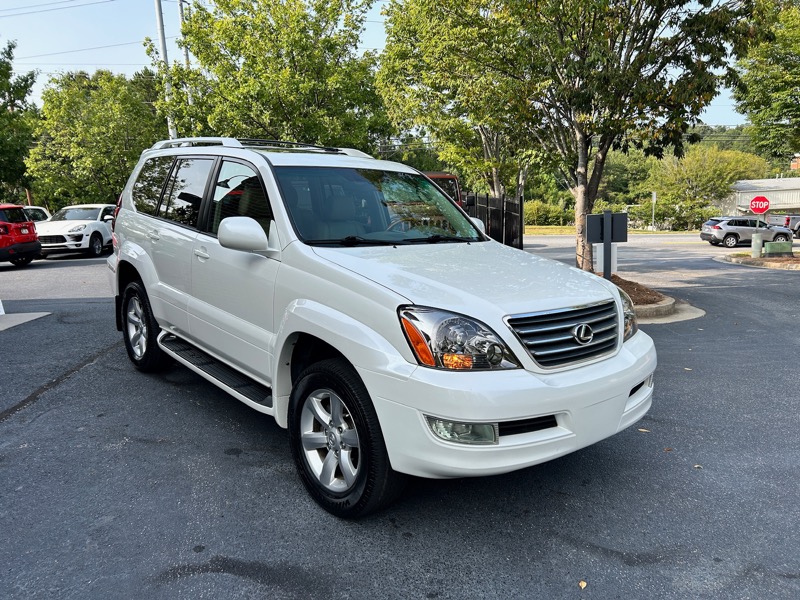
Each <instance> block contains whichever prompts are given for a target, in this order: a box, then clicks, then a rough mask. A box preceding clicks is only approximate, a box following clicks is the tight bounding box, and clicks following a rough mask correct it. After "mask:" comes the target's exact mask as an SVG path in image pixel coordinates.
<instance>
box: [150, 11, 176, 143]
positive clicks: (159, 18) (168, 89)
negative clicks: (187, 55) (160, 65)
mask: <svg viewBox="0 0 800 600" xmlns="http://www.w3.org/2000/svg"><path fill="white" fill-rule="evenodd" d="M154 1H155V4H156V25H157V27H158V39H159V42H161V58H162V60H163V61H164V71H165V74H164V97H165V99H166V101H167V102H169V100H170V98H171V97H172V84H171V83H170V81H169V59H168V58H167V40H166V38H165V37H164V15H163V13H162V12H161V0H154ZM167 127H168V128H169V139H171V140H174V139H175V138H177V137H178V131H177V130H176V129H175V123H174V122H173V121H172V115H170V114H169V113H167Z"/></svg>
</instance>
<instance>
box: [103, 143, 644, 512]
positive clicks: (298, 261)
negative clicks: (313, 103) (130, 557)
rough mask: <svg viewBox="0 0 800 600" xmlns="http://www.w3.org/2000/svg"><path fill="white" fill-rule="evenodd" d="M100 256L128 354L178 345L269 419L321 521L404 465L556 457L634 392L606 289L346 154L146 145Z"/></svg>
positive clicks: (613, 296)
mask: <svg viewBox="0 0 800 600" xmlns="http://www.w3.org/2000/svg"><path fill="white" fill-rule="evenodd" d="M108 266H109V270H108V274H109V278H110V283H111V286H112V289H113V294H114V296H115V301H116V321H117V328H118V329H119V330H120V331H121V332H122V336H123V340H124V343H125V348H126V350H127V353H128V356H129V358H130V360H131V361H132V363H133V365H134V366H135V367H136V368H138V369H140V370H142V371H155V370H158V369H161V368H164V367H165V366H166V365H167V364H168V363H169V362H170V361H171V360H174V361H177V362H178V363H180V364H182V365H184V366H186V367H188V368H189V369H191V370H193V371H194V372H196V373H198V374H199V375H200V376H202V377H204V378H206V379H207V380H208V381H210V382H212V383H213V384H214V385H216V386H218V387H220V388H221V389H223V390H225V391H226V392H227V393H229V394H230V395H231V396H233V397H234V398H237V399H239V400H240V401H242V402H244V403H245V404H246V405H248V406H250V407H251V408H254V409H255V410H257V411H260V412H262V413H266V414H269V415H272V416H273V417H274V418H275V420H276V421H277V423H278V424H279V425H280V426H282V427H287V428H288V430H289V435H288V438H289V443H290V446H291V451H292V455H293V458H294V462H295V465H296V467H297V469H298V472H299V475H300V478H301V480H302V481H303V483H304V485H305V487H306V489H307V490H308V492H309V493H310V494H311V496H312V497H313V498H314V499H315V500H316V501H317V502H318V503H319V504H320V505H321V506H322V507H323V508H325V510H328V511H329V512H331V513H333V514H335V515H338V516H340V517H356V516H359V515H363V514H366V513H368V512H370V511H374V510H376V509H378V508H380V507H381V506H384V505H386V504H387V503H388V502H390V501H392V500H393V499H394V498H395V497H396V496H397V495H398V494H399V493H400V491H401V490H402V484H403V481H404V479H405V475H406V474H410V475H416V476H422V477H433V478H447V477H467V476H480V475H492V474H498V473H506V472H509V471H513V470H516V469H522V468H525V467H529V466H531V465H535V464H537V463H541V462H544V461H547V460H551V459H554V458H556V457H559V456H563V455H564V454H567V453H569V452H573V451H575V450H578V449H580V448H583V447H585V446H588V445H590V444H593V443H595V442H598V441H600V440H602V439H604V438H607V437H609V436H611V435H614V434H615V433H617V432H619V431H621V430H623V429H625V428H626V427H628V426H630V425H632V424H633V423H635V422H636V421H638V420H639V419H640V418H641V417H642V416H644V414H645V413H646V412H647V410H648V409H649V407H650V405H651V402H652V397H653V371H654V370H655V368H656V351H655V348H654V346H653V342H652V340H651V339H650V338H649V337H648V336H647V335H646V334H645V333H644V332H642V331H639V329H638V326H637V322H636V314H635V311H634V308H633V303H632V302H631V301H630V298H629V297H628V296H627V295H626V294H625V293H624V292H622V291H621V290H620V289H618V288H617V287H616V286H615V285H613V284H612V283H611V282H609V281H606V280H604V279H601V278H599V277H596V276H595V275H593V274H590V273H587V272H584V271H579V270H577V269H574V268H572V267H569V266H567V265H564V264H562V263H559V262H556V261H551V260H547V259H545V258H542V257H539V256H535V255H533V254H530V253H527V252H524V251H521V250H516V249H513V248H509V247H507V246H503V245H502V244H500V243H498V242H495V241H493V240H491V239H490V238H488V237H487V236H486V235H485V234H484V233H483V232H482V227H481V223H480V222H479V221H476V220H473V219H470V218H469V217H468V216H467V215H466V214H465V213H464V212H463V211H462V210H461V209H460V208H459V207H458V206H457V205H456V204H455V203H454V202H453V200H452V199H450V198H449V197H447V196H446V195H445V194H444V193H442V191H441V190H440V188H438V187H437V186H435V185H434V184H433V183H431V181H430V180H429V179H427V178H426V177H425V176H424V175H422V174H421V173H420V172H419V171H416V170H414V169H412V168H411V167H408V166H406V165H402V164H399V163H394V162H388V161H382V160H376V159H374V158H372V157H370V156H368V155H366V154H364V153H362V152H359V151H357V150H350V149H336V148H321V147H316V146H304V145H298V144H293V143H289V142H284V143H279V142H267V141H257V140H235V139H231V138H197V139H177V140H165V141H163V142H158V143H156V144H155V145H154V146H153V147H152V149H150V150H147V151H145V152H143V153H142V156H141V158H140V160H139V162H138V164H137V165H136V167H135V169H134V171H133V173H132V175H131V177H130V179H129V180H128V183H127V185H126V186H125V189H124V190H123V192H122V194H121V196H120V199H119V203H118V211H117V215H116V219H115V225H114V251H113V254H112V255H111V256H110V257H109V258H108ZM119 393H120V394H121V397H120V400H121V401H123V402H124V393H125V392H124V390H119Z"/></svg>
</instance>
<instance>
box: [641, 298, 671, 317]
mask: <svg viewBox="0 0 800 600" xmlns="http://www.w3.org/2000/svg"><path fill="white" fill-rule="evenodd" d="M633 309H634V310H635V311H636V317H637V318H639V319H653V318H655V317H668V316H669V315H671V314H673V313H674V312H675V298H670V297H669V296H666V297H665V298H664V299H663V300H662V301H661V302H656V303H655V304H642V305H640V306H636V305H634V307H633Z"/></svg>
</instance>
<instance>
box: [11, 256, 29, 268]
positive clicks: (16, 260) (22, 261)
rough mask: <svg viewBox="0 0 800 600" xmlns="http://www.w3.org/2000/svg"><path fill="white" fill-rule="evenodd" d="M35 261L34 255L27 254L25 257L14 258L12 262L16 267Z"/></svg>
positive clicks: (25, 265)
mask: <svg viewBox="0 0 800 600" xmlns="http://www.w3.org/2000/svg"><path fill="white" fill-rule="evenodd" d="M32 262H33V257H32V256H26V257H24V258H12V259H11V264H12V265H14V266H15V267H27V266H28V265H29V264H31V263H32Z"/></svg>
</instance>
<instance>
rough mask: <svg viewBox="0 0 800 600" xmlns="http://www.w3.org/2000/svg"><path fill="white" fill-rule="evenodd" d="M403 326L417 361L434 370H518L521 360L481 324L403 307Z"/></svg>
mask: <svg viewBox="0 0 800 600" xmlns="http://www.w3.org/2000/svg"><path fill="white" fill-rule="evenodd" d="M397 313H398V315H399V316H400V323H401V324H402V326H403V331H404V332H405V334H406V338H407V339H408V343H409V344H410V346H411V349H412V350H413V351H414V355H415V356H416V357H417V362H419V364H421V365H424V366H426V367H433V368H435V369H454V370H459V371H486V370H491V369H518V368H519V366H520V365H519V361H518V360H517V359H516V357H515V356H514V355H513V354H512V353H511V351H510V350H509V349H508V348H507V347H506V345H505V344H504V343H503V341H502V340H501V339H500V338H499V337H498V336H497V334H495V333H494V332H493V331H492V330H491V329H489V328H488V327H487V326H486V325H484V324H483V323H481V322H480V321H476V320H475V319H470V318H469V317H465V316H463V315H459V314H456V313H451V312H448V311H444V310H438V309H435V308H425V307H419V306H401V307H400V308H398V309H397Z"/></svg>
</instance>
